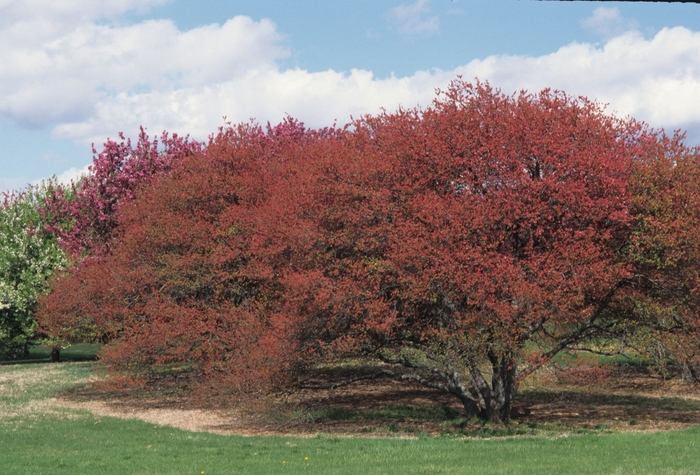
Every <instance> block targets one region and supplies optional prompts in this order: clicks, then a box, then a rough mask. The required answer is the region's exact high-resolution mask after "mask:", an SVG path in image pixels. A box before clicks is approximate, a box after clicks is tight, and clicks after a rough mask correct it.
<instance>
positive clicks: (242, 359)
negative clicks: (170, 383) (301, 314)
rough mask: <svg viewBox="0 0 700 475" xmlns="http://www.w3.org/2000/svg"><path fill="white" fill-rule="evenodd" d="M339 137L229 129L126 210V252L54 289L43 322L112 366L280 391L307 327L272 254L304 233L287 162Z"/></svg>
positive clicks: (287, 128) (122, 244) (88, 263)
mask: <svg viewBox="0 0 700 475" xmlns="http://www.w3.org/2000/svg"><path fill="white" fill-rule="evenodd" d="M331 135H332V132H331V131H325V132H324V131H321V132H307V131H306V130H305V129H304V127H303V125H302V124H299V123H296V122H294V121H292V120H288V121H286V122H284V123H283V124H280V125H279V126H277V127H274V128H268V130H267V133H265V132H264V131H263V130H262V129H261V128H259V127H256V126H239V127H238V128H235V129H232V128H228V129H225V130H222V131H221V133H220V134H219V135H218V136H217V137H216V138H215V139H213V140H212V142H211V143H210V144H209V146H208V147H207V148H206V151H205V152H204V153H200V154H196V155H193V156H190V157H187V158H185V159H184V160H183V161H182V163H180V165H179V167H178V168H177V169H175V170H174V171H173V172H172V173H171V174H169V175H167V176H163V177H162V178H161V179H160V180H159V181H158V182H156V183H153V184H152V186H151V187H150V188H149V189H148V190H145V191H144V192H143V193H142V194H141V195H140V196H139V198H138V199H137V200H136V201H134V202H133V203H132V205H131V206H125V207H121V208H120V209H119V210H120V213H119V216H118V219H119V227H118V236H117V238H116V241H114V242H116V243H118V245H115V246H114V247H113V248H112V250H111V252H110V253H109V254H105V255H102V256H99V257H97V258H88V259H85V260H84V261H82V263H81V264H80V265H79V266H77V267H76V268H74V269H71V270H69V271H68V274H69V275H68V276H67V278H63V279H60V280H58V281H56V282H55V285H54V287H53V292H52V293H51V294H50V295H48V296H46V297H45V298H44V300H43V301H42V304H41V310H40V317H39V318H40V319H41V321H42V324H43V325H44V326H45V327H46V328H47V329H48V331H49V332H50V333H52V334H54V335H58V336H61V337H63V338H67V339H74V338H76V337H78V336H79V333H80V331H81V330H82V331H85V329H87V330H88V331H87V332H86V335H88V336H90V337H92V334H90V333H89V331H92V330H91V329H94V331H97V332H98V333H100V337H101V338H102V339H104V340H106V341H108V342H109V343H110V344H109V345H107V346H106V347H105V349H104V350H103V352H102V355H101V357H102V360H103V361H104V362H105V363H106V364H107V365H108V366H109V367H110V368H111V369H113V370H117V371H129V372H132V373H136V374H140V373H144V372H145V373H149V372H153V371H163V370H174V371H188V372H192V371H194V372H198V373H200V374H202V376H203V378H202V379H201V382H202V384H205V385H207V387H210V386H212V385H214V386H216V385H219V386H220V387H221V388H224V389H226V390H228V391H230V390H237V391H241V392H248V393H257V392H258V391H260V390H263V389H265V388H269V387H270V386H271V385H273V386H274V385H277V384H280V383H281V382H282V380H283V378H284V377H285V376H286V375H288V374H289V371H290V370H291V369H293V367H294V364H295V363H296V362H297V359H295V358H294V357H293V356H294V355H295V354H296V350H297V346H298V345H297V343H296V340H295V338H294V337H295V335H297V333H298V329H299V328H300V323H299V322H298V321H296V320H295V319H294V318H292V317H291V316H290V315H288V314H286V313H284V312H283V311H282V310H283V302H282V298H281V290H282V287H281V280H280V276H279V274H278V272H277V271H276V269H275V261H274V259H272V257H274V255H275V254H276V253H282V252H285V249H284V248H275V247H270V245H269V243H268V241H269V239H267V238H266V237H265V236H267V235H270V234H272V233H274V231H275V229H276V227H278V226H280V225H283V226H285V227H287V228H292V227H294V223H293V222H292V221H287V219H288V218H289V217H294V213H293V212H292V213H287V208H286V207H288V206H294V201H293V200H289V199H288V198H289V197H288V196H287V195H286V192H287V190H289V186H288V185H285V182H288V181H289V180H290V179H291V178H292V176H291V175H292V174H293V173H295V172H296V170H295V169H294V167H291V168H290V167H288V166H287V165H288V164H292V163H296V162H293V161H292V160H291V159H292V158H293V157H294V156H295V155H296V154H297V153H298V152H299V150H301V148H302V147H307V149H306V150H307V153H309V152H310V151H311V148H312V145H313V143H314V142H317V141H320V140H321V139H326V138H330V136H331ZM282 190H284V191H282ZM271 196H274V197H275V199H274V201H275V203H276V204H278V205H279V207H275V206H273V207H269V206H268V205H267V203H268V201H270V197H271ZM260 230H262V231H260ZM87 316H89V318H87ZM84 319H86V320H87V322H88V325H87V326H86V325H82V326H81V325H80V322H82V321H83V320H84Z"/></svg>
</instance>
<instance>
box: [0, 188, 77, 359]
mask: <svg viewBox="0 0 700 475" xmlns="http://www.w3.org/2000/svg"><path fill="white" fill-rule="evenodd" d="M50 185H51V183H50V182H49V183H42V184H40V185H37V186H33V187H30V188H28V189H27V190H24V191H22V192H20V193H10V194H4V195H3V196H2V199H1V201H0V359H12V358H17V357H19V356H22V355H23V354H26V352H27V348H28V343H29V340H30V338H32V337H33V336H34V334H35V332H36V328H37V323H36V320H35V319H34V311H35V310H36V301H37V297H38V296H39V295H40V294H41V293H43V292H44V291H45V290H46V289H47V282H48V279H49V277H51V275H52V274H53V273H54V272H55V271H56V270H57V269H59V268H62V267H65V266H66V264H67V260H66V253H65V251H63V250H62V249H61V248H60V247H59V245H58V243H57V242H56V239H55V237H54V235H53V234H50V233H46V232H43V225H44V223H43V222H42V220H41V218H40V215H39V212H38V211H37V208H38V207H39V206H41V205H42V204H43V201H44V199H45V197H46V192H47V189H48V187H49V186H50Z"/></svg>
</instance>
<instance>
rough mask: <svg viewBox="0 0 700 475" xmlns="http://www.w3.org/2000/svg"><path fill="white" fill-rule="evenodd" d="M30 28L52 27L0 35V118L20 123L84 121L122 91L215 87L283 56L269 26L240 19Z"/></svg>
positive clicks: (15, 28)
mask: <svg viewBox="0 0 700 475" xmlns="http://www.w3.org/2000/svg"><path fill="white" fill-rule="evenodd" d="M67 3H69V4H71V5H73V3H71V2H67ZM78 3H80V2H78ZM104 3H110V4H114V5H112V6H113V7H114V8H113V9H117V7H122V8H126V6H125V4H128V3H129V2H127V1H126V0H123V1H121V2H118V1H116V0H114V1H112V2H104ZM0 12H1V11H0ZM38 23H42V24H43V23H50V24H53V23H52V20H50V19H46V18H42V17H39V18H37V19H34V18H32V19H31V21H28V22H24V21H17V22H16V23H15V24H13V25H11V26H10V27H8V28H3V29H2V30H0V64H2V65H3V68H0V115H2V116H4V117H5V118H9V119H12V120H15V121H17V122H18V123H21V124H23V125H25V126H35V127H41V126H46V125H48V124H52V123H62V122H73V121H80V120H85V119H86V118H88V117H91V116H94V114H95V112H96V110H95V105H96V104H99V103H100V102H102V101H108V100H110V98H118V97H119V94H123V93H126V94H129V95H131V94H137V95H138V94H139V93H141V92H142V91H144V90H145V91H150V90H156V91H166V90H180V89H182V88H188V87H202V86H206V85H208V84H217V83H219V82H222V81H225V80H227V79H229V78H232V77H236V76H240V75H242V74H244V73H246V72H248V71H253V70H256V69H265V68H269V67H271V66H272V65H273V64H274V61H275V60H277V59H279V58H282V57H284V56H286V55H287V54H288V51H287V50H286V48H284V47H283V46H281V41H282V37H281V35H280V34H279V33H278V32H277V31H276V29H275V26H274V25H273V24H272V23H271V22H270V21H268V20H262V21H260V22H254V21H253V20H251V19H250V18H248V17H243V16H239V17H235V18H233V19H231V20H229V21H227V22H226V23H225V24H223V25H216V24H213V25H207V26H202V27H199V28H195V29H192V30H189V31H185V32H182V31H180V30H178V29H177V27H176V26H175V25H174V24H173V23H172V22H171V21H170V20H158V21H147V22H142V23H138V24H135V25H129V26H114V25H109V24H97V23H90V22H84V23H80V24H77V25H75V26H74V27H73V28H72V29H69V30H68V31H63V30H64V28H62V27H61V28H54V29H51V28H47V29H42V28H43V27H42V25H39V24H38ZM56 24H60V22H56ZM32 30H37V31H39V32H43V33H42V34H38V35H35V36H32V34H31V31H32ZM49 30H50V32H49V33H46V31H49ZM57 31H58V33H56V32H57Z"/></svg>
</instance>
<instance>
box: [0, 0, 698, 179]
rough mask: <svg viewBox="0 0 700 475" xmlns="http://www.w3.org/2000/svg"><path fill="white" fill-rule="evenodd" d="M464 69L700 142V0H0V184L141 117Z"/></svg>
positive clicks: (357, 92) (197, 130) (385, 102)
mask: <svg viewBox="0 0 700 475" xmlns="http://www.w3.org/2000/svg"><path fill="white" fill-rule="evenodd" d="M458 74H461V75H462V76H463V77H464V78H465V79H473V78H474V77H479V78H480V79H483V80H488V81H489V82H490V83H491V84H492V85H494V86H496V87H500V88H502V89H503V91H505V92H508V93H511V92H514V91H516V90H520V89H528V90H530V91H538V90H540V89H542V88H545V87H552V88H557V89H562V90H564V91H566V92H568V93H570V94H572V95H585V96H588V97H589V98H591V99H596V100H599V101H601V102H605V103H608V104H609V107H608V110H609V111H610V112H611V113H616V114H618V115H621V116H625V115H632V116H634V117H636V118H638V119H642V120H645V121H647V122H648V123H650V124H651V125H652V126H655V127H665V128H666V129H669V130H673V129H676V128H681V129H683V130H687V131H688V143H690V144H693V145H695V144H700V5H697V4H667V3H630V2H537V1H532V0H385V1H377V0H374V1H370V0H346V1H340V0H335V1H329V0H325V1H321V0H295V1H293V2H292V1H287V0H274V1H273V0H257V1H251V0H229V1H226V0H218V1H215V0H197V1H184V0H171V1H167V0H64V1H61V2H57V1H54V0H0V191H2V190H8V189H16V188H19V187H23V186H25V185H26V184H27V183H32V182H36V181H38V180H41V179H42V178H47V177H50V176H52V175H54V174H55V175H58V176H59V177H60V178H61V179H63V180H68V179H70V178H72V177H75V176H77V174H78V173H80V171H81V170H85V167H86V166H87V165H88V164H89V163H90V162H91V157H92V153H91V143H96V144H97V147H98V148H99V147H100V145H101V144H102V142H103V141H104V140H105V139H106V138H108V137H112V138H114V137H116V135H117V133H118V132H120V131H123V132H124V133H125V134H126V135H127V136H131V137H135V136H136V134H137V132H138V127H139V125H144V126H146V127H147V128H148V131H149V132H150V133H151V134H152V135H154V134H155V135H157V134H160V132H161V131H163V130H168V131H171V132H178V133H181V134H187V133H189V134H191V135H192V136H193V137H195V138H198V139H206V137H207V136H208V135H209V134H211V133H213V132H215V131H216V129H217V127H219V126H220V125H222V124H223V119H222V117H223V116H226V117H227V118H228V120H231V121H233V122H240V121H247V120H248V119H250V118H256V119H257V120H258V121H259V122H262V123H265V122H266V121H271V122H278V121H279V120H281V119H282V118H283V117H284V115H285V114H287V113H288V114H291V115H292V116H294V117H297V118H298V119H300V120H302V121H304V122H306V123H307V124H308V125H311V126H325V125H330V124H331V123H333V121H334V120H337V121H338V123H341V124H342V123H345V122H347V121H348V120H349V119H350V117H351V115H352V116H358V115H360V114H364V113H376V112H378V111H379V110H380V107H385V108H387V109H388V110H393V109H395V108H396V107H397V106H398V105H399V104H401V105H403V106H407V107H411V106H414V105H417V104H427V103H429V102H430V100H431V99H432V97H433V96H434V90H435V88H444V87H445V86H446V85H447V83H448V82H449V81H450V80H451V79H454V78H455V77H456V76H457V75H458Z"/></svg>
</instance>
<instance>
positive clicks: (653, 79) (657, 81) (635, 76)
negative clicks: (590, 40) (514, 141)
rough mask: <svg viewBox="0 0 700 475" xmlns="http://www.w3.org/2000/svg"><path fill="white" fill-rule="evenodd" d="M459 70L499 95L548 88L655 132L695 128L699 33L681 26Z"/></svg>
mask: <svg viewBox="0 0 700 475" xmlns="http://www.w3.org/2000/svg"><path fill="white" fill-rule="evenodd" d="M461 70H462V72H463V74H464V75H465V77H473V76H478V77H480V78H484V79H489V80H490V81H491V82H492V84H494V85H497V86H500V87H501V88H502V89H503V90H504V91H514V90H518V89H521V88H525V89H528V90H531V91H536V90H539V89H542V88H544V87H551V88H555V89H561V90H564V91H566V92H568V93H570V94H576V95H585V96H587V97H589V98H590V99H596V100H598V101H600V102H604V103H608V104H610V107H609V111H610V112H616V113H617V114H618V115H621V116H626V115H631V116H634V117H636V118H639V119H642V120H645V121H647V122H649V123H650V124H652V125H654V126H656V127H659V126H665V127H667V128H675V127H683V128H686V127H692V128H696V127H697V126H698V125H700V108H698V107H697V106H696V105H697V104H698V103H700V32H693V31H690V30H688V29H686V28H683V27H676V28H664V29H663V30H661V31H659V32H658V33H657V34H656V35H655V36H654V37H653V38H651V39H648V40H647V39H645V38H643V37H642V36H641V35H640V34H639V33H638V32H628V33H625V34H623V35H621V36H617V37H615V38H613V39H611V40H609V41H608V42H607V43H605V45H603V46H602V47H596V46H593V45H590V44H576V43H574V44H571V45H568V46H565V47H562V48H560V49H559V50H558V51H556V52H554V53H552V54H549V55H544V56H539V57H525V56H492V57H489V58H486V59H484V60H475V61H472V62H471V63H469V64H468V65H466V66H465V67H464V68H462V69H461ZM696 139H700V136H698V137H696Z"/></svg>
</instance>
